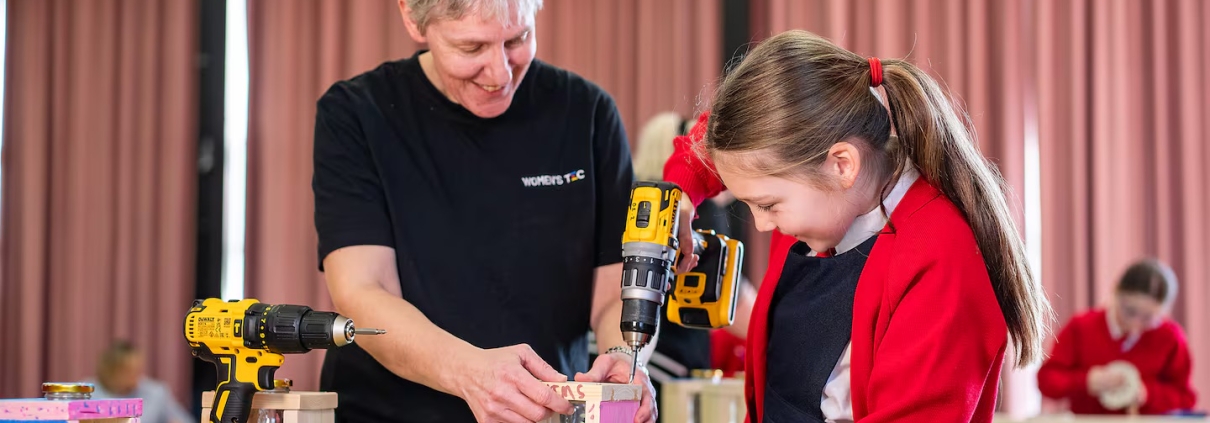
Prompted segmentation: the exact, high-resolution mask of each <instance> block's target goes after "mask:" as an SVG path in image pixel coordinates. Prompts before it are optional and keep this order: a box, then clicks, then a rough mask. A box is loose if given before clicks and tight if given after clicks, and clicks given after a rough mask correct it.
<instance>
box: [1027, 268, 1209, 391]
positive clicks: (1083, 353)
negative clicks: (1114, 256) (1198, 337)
mask: <svg viewBox="0 0 1210 423" xmlns="http://www.w3.org/2000/svg"><path fill="white" fill-rule="evenodd" d="M1114 291H1115V292H1114V296H1113V298H1112V299H1111V300H1110V303H1109V306H1108V307H1106V308H1098V309H1094V310H1090V311H1088V312H1085V313H1084V314H1081V315H1079V316H1076V317H1074V318H1072V319H1071V322H1069V323H1068V324H1067V326H1066V327H1064V328H1063V331H1062V332H1060V333H1059V339H1058V341H1057V342H1056V343H1055V346H1054V349H1053V350H1052V351H1051V356H1050V358H1049V359H1047V361H1046V362H1045V363H1044V364H1042V368H1041V369H1039V370H1038V388H1040V389H1041V390H1042V394H1043V395H1046V396H1048V397H1051V398H1058V399H1063V398H1066V399H1069V400H1071V411H1072V412H1073V413H1077V414H1106V413H1121V412H1123V411H1124V410H1126V409H1129V408H1130V406H1128V407H1123V408H1121V409H1117V410H1110V409H1107V408H1106V407H1104V406H1103V405H1102V404H1101V401H1100V400H1099V397H1100V394H1101V393H1102V392H1106V391H1110V390H1113V389H1115V388H1117V387H1118V386H1119V385H1121V384H1123V383H1126V381H1125V380H1124V379H1123V376H1122V375H1120V374H1117V373H1115V372H1113V371H1110V370H1108V369H1109V368H1110V367H1109V366H1107V365H1108V364H1109V363H1111V362H1115V361H1125V362H1127V363H1129V364H1130V365H1131V366H1133V367H1134V368H1135V369H1136V370H1137V371H1138V374H1139V378H1140V379H1141V381H1142V384H1141V389H1139V390H1138V391H1137V392H1138V396H1137V397H1136V398H1135V399H1134V401H1131V403H1132V404H1134V406H1137V407H1138V411H1139V412H1140V413H1143V414H1166V413H1169V412H1173V411H1181V410H1188V409H1190V408H1192V407H1193V405H1194V404H1195V403H1196V402H1197V394H1196V393H1195V392H1194V391H1193V386H1192V385H1190V383H1189V374H1190V360H1189V347H1188V345H1186V343H1185V333H1184V332H1183V331H1182V330H1181V327H1180V326H1177V324H1176V322H1173V321H1171V320H1169V319H1167V317H1166V315H1167V313H1168V310H1169V309H1170V307H1171V305H1172V300H1173V298H1175V297H1176V275H1175V274H1173V273H1172V269H1170V268H1169V267H1168V266H1167V265H1165V264H1164V263H1161V262H1159V261H1157V260H1142V261H1139V262H1137V263H1135V264H1134V265H1132V266H1130V268H1129V269H1127V270H1126V273H1124V274H1123V275H1122V278H1121V279H1120V280H1118V284H1117V288H1116V289H1115V290H1114Z"/></svg>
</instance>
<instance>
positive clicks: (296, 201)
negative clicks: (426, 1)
mask: <svg viewBox="0 0 1210 423" xmlns="http://www.w3.org/2000/svg"><path fill="white" fill-rule="evenodd" d="M248 43H249V51H248V53H249V56H250V57H249V68H250V75H249V90H250V92H249V96H250V101H249V111H248V115H249V116H248V119H249V122H248V191H247V193H248V198H247V235H246V236H247V244H246V247H245V248H246V249H245V263H246V272H245V273H246V281H245V295H246V296H247V297H248V298H256V299H258V300H260V301H264V302H269V303H286V304H301V305H307V306H310V307H312V308H315V309H318V310H333V306H332V301H331V298H330V297H329V296H328V289H327V286H326V285H325V284H324V279H323V275H322V274H321V273H320V272H319V263H318V258H317V257H316V254H317V248H316V244H317V242H318V241H317V236H316V233H315V226H314V215H313V212H314V197H313V195H312V194H311V163H312V156H311V145H312V136H313V131H314V129H315V123H314V122H315V102H316V101H318V100H319V97H320V96H321V95H322V94H323V92H324V91H325V90H327V89H328V87H329V86H331V85H332V84H333V83H335V82H336V81H339V80H341V79H346V78H350V77H353V76H355V75H357V74H359V73H361V72H364V71H368V70H370V69H373V68H374V67H376V66H378V65H379V64H380V63H382V62H384V61H388V60H393V59H396V58H400V57H406V56H409V55H411V54H412V52H413V50H414V49H415V48H416V45H415V44H414V43H413V42H412V41H411V38H409V37H408V35H407V31H406V30H405V29H404V27H403V24H402V23H401V21H400V17H399V9H398V8H397V7H396V3H395V2H393V1H344V0H322V1H308V2H298V1H295V0H257V1H250V2H248ZM322 362H323V351H312V352H311V353H308V354H299V355H292V356H290V357H288V358H287V359H286V363H285V365H284V366H282V368H281V370H280V371H279V372H278V373H277V374H278V376H277V377H278V378H290V379H292V380H293V381H294V386H295V389H299V390H316V389H318V388H319V368H320V365H321V363H322Z"/></svg>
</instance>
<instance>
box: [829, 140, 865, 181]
mask: <svg viewBox="0 0 1210 423" xmlns="http://www.w3.org/2000/svg"><path fill="white" fill-rule="evenodd" d="M824 173H825V174H826V175H828V176H829V177H833V178H836V180H837V181H838V182H839V184H840V187H841V188H844V189H849V188H852V187H853V185H856V184H857V175H858V174H860V173H861V150H859V149H858V148H857V145H856V144H853V143H851V142H848V141H841V142H838V143H836V144H832V147H831V148H829V149H828V158H827V159H826V160H825V161H824Z"/></svg>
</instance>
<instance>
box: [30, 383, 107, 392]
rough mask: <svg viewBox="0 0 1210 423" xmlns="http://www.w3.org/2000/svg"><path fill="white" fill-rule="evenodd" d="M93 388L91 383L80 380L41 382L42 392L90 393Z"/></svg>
mask: <svg viewBox="0 0 1210 423" xmlns="http://www.w3.org/2000/svg"><path fill="white" fill-rule="evenodd" d="M94 389H95V388H93V386H92V384H91V383H80V382H46V383H43V384H42V393H43V394H57V393H73V394H91V393H92V392H93V390H94Z"/></svg>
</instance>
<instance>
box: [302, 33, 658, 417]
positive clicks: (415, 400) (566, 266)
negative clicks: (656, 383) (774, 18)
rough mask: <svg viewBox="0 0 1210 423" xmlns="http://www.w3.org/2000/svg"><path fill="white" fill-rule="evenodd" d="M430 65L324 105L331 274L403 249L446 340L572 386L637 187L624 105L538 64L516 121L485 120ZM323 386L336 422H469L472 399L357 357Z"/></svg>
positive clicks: (318, 142)
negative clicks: (546, 366)
mask: <svg viewBox="0 0 1210 423" xmlns="http://www.w3.org/2000/svg"><path fill="white" fill-rule="evenodd" d="M420 53H421V52H417V54H416V55H414V56H412V57H411V58H408V59H404V60H400V61H395V62H388V63H384V64H383V65H381V66H379V67H378V68H376V69H374V70H372V71H369V72H366V73H364V74H361V75H359V76H357V77H354V78H352V79H350V80H346V81H341V82H338V83H336V84H334V85H333V86H332V87H331V88H330V89H329V90H328V91H327V92H326V93H325V94H324V95H323V97H322V98H320V100H319V102H318V114H317V117H316V126H315V152H314V154H315V156H314V157H315V163H314V178H313V181H312V184H313V186H312V187H313V189H314V192H315V226H316V228H317V230H318V233H319V257H320V262H321V263H322V261H323V258H324V257H325V256H326V255H327V254H328V253H330V252H332V251H334V250H336V249H339V248H341V247H346V246H351V245H382V246H389V247H393V248H394V249H395V252H396V264H397V266H398V269H399V279H400V285H401V288H402V293H403V298H404V299H405V300H407V301H409V302H411V303H412V304H414V305H415V306H416V307H417V308H418V309H420V311H421V312H423V313H424V314H425V316H427V317H428V318H429V319H430V320H432V322H433V323H434V324H436V325H437V326H438V327H440V328H442V329H444V330H446V331H448V332H450V333H452V334H453V335H454V336H456V337H458V338H461V339H463V340H466V341H468V342H470V343H471V344H473V345H475V346H478V347H481V348H495V347H501V346H507V345H514V344H519V343H526V344H529V345H530V346H532V347H533V349H534V350H535V351H537V353H538V355H540V356H541V357H542V358H543V359H544V360H546V361H547V362H548V363H550V365H551V366H553V367H554V368H555V369H556V370H559V371H560V372H563V373H564V374H567V375H569V376H570V375H574V374H575V372H577V371H587V369H588V364H589V363H588V351H587V350H588V347H587V345H588V343H587V333H588V331H589V330H590V328H589V313H590V310H591V308H592V288H593V285H592V282H593V270H594V269H595V268H596V267H597V266H603V265H609V264H614V263H618V262H620V261H621V241H622V232H623V230H624V228H625V220H626V210H627V207H628V205H629V200H630V187H631V184H632V183H633V180H634V174H633V170H632V167H631V159H630V150H629V147H628V144H627V139H626V133H625V130H624V129H623V127H622V122H621V119H620V118H619V116H618V112H617V109H616V106H615V105H614V102H613V99H612V98H611V97H610V96H609V95H608V94H607V93H605V92H604V91H603V90H601V89H600V88H599V87H598V86H596V85H594V84H593V83H591V82H589V81H587V80H585V79H583V78H581V77H579V76H577V75H575V74H573V73H571V72H568V71H565V70H561V69H558V68H555V67H554V66H551V65H549V64H545V63H543V62H541V61H538V60H534V61H533V64H532V65H531V66H530V68H529V71H528V72H527V74H526V75H525V77H524V78H525V79H524V81H523V82H522V83H521V84H520V86H519V87H518V90H517V92H516V94H515V95H514V98H513V102H512V105H511V106H510V108H509V109H508V111H507V112H505V113H504V114H503V115H500V116H498V117H496V118H492V119H482V118H479V117H476V116H474V115H473V114H471V113H470V112H469V111H467V110H466V109H464V108H462V107H461V106H459V105H457V104H455V103H453V102H451V101H450V100H448V99H447V98H446V97H445V96H444V95H443V94H441V92H439V91H438V90H437V89H436V87H434V86H433V85H432V84H431V83H430V81H429V80H428V79H427V78H426V77H425V75H424V72H423V70H422V69H421V67H420V63H419V61H418V57H419V54H420ZM604 282H605V283H620V282H619V281H604ZM431 365H434V366H451V365H454V363H432V364H431ZM320 384H321V388H322V389H323V390H327V391H334V392H337V393H338V394H339V398H340V405H339V407H338V408H337V411H336V414H337V421H349V422H359V423H374V422H388V421H389V422H438V421H440V422H459V421H467V422H469V421H473V416H472V414H471V412H470V408H469V407H468V406H467V405H466V403H465V402H464V401H463V400H462V399H460V398H457V397H454V396H451V395H447V394H444V393H440V392H437V391H434V390H432V389H429V388H427V387H425V386H422V385H419V384H416V383H412V382H410V381H407V380H404V379H402V378H399V377H397V376H395V375H394V374H392V373H390V372H389V371H387V370H386V369H385V368H384V367H382V366H381V365H380V364H378V363H377V362H376V361H375V360H374V359H373V358H371V357H370V355H369V354H367V353H366V352H365V351H364V350H362V349H360V348H359V347H357V346H356V345H350V346H346V347H342V348H339V349H336V350H331V351H329V352H328V353H327V358H326V359H325V361H324V370H323V375H322V379H321V383H320Z"/></svg>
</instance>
